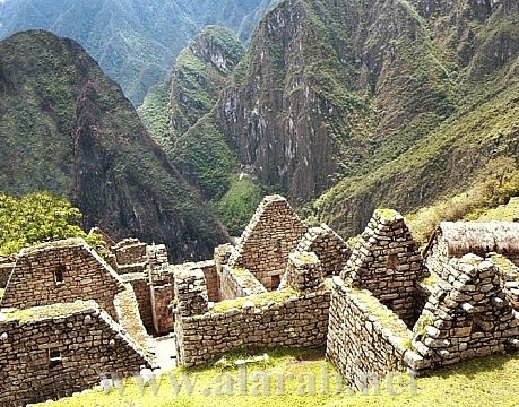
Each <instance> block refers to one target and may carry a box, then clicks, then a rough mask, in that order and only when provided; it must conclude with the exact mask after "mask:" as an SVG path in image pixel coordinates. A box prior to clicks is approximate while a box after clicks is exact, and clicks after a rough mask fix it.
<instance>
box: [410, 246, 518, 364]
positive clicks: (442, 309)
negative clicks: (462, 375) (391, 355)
mask: <svg viewBox="0 0 519 407" xmlns="http://www.w3.org/2000/svg"><path fill="white" fill-rule="evenodd" d="M415 335H416V336H415V338H414V340H413V346H414V347H415V348H416V349H417V351H418V352H419V353H420V354H421V355H422V356H424V357H425V358H426V359H427V360H429V361H430V363H431V364H432V365H433V366H434V367H438V366H441V365H447V364H453V363H458V362H460V361H462V360H467V359H471V358H474V357H476V356H486V355H490V354H493V353H503V352H504V351H505V350H507V348H508V349H510V348H512V347H513V348H519V344H518V343H517V342H518V339H519V316H518V314H517V312H516V311H514V310H513V308H512V305H511V303H510V301H509V299H508V298H507V296H506V295H505V293H504V292H503V287H502V285H501V279H500V277H499V275H498V270H497V268H496V267H495V265H494V264H493V263H492V262H491V261H488V260H484V259H482V258H480V257H477V256H476V255H474V254H468V255H466V256H464V257H463V258H462V259H452V260H451V261H450V262H449V266H448V267H445V268H444V269H443V271H442V275H441V281H440V282H439V283H438V284H437V286H436V289H435V290H434V291H433V293H432V295H431V297H430V298H429V301H428V302H427V304H426V305H425V309H424V311H423V313H422V316H421V317H420V319H419V320H418V322H417V324H416V327H415ZM425 367H428V366H425Z"/></svg>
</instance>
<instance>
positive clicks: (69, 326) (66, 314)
mask: <svg viewBox="0 0 519 407" xmlns="http://www.w3.org/2000/svg"><path fill="white" fill-rule="evenodd" d="M0 309H1V310H0V378H1V380H0V389H1V391H0V404H1V405H2V406H24V405H25V404H28V403H35V402H41V401H44V400H46V399H48V398H51V397H64V396H68V395H71V394H72V393H73V392H75V391H79V390H84V389H87V388H90V387H93V386H95V385H96V384H98V383H99V380H100V375H103V374H105V375H110V374H112V373H117V374H118V375H119V376H120V377H128V376H131V375H133V374H135V373H136V372H137V373H138V372H139V370H140V369H141V368H143V367H151V366H152V365H153V364H154V354H153V349H152V348H151V346H150V342H149V341H148V339H149V338H148V336H147V334H146V331H145V328H144V326H143V325H142V321H141V319H140V315H139V311H138V309H137V300H136V297H135V293H134V292H133V290H132V288H131V285H129V284H126V283H125V282H124V281H123V280H122V279H121V278H120V277H119V275H118V274H117V273H116V272H115V271H114V270H113V269H112V268H111V267H110V266H109V265H108V264H107V263H106V262H105V261H104V260H103V259H102V258H101V257H99V256H98V254H97V253H96V252H95V251H93V250H92V249H91V248H90V247H89V246H88V245H87V244H86V243H85V242H83V241H81V240H77V239H70V240H66V241H61V242H52V243H45V244H41V245H37V246H34V247H32V248H29V249H24V250H22V251H21V252H20V253H19V254H18V256H17V257H16V259H15V262H14V264H13V266H12V268H11V272H10V274H9V278H8V280H7V287H6V289H5V292H4V294H3V296H2V298H1V300H0Z"/></svg>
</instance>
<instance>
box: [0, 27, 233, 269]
mask: <svg viewBox="0 0 519 407" xmlns="http://www.w3.org/2000/svg"><path fill="white" fill-rule="evenodd" d="M0 134H1V136H2V137H1V138H0V155H1V156H2V157H5V158H6V159H4V160H2V161H1V162H0V189H1V190H3V191H7V192H10V193H13V194H17V195H20V194H24V193H27V192H31V191H38V190H47V191H50V192H52V193H54V194H56V195H58V196H67V197H69V198H70V199H71V200H72V202H73V204H74V205H75V206H77V207H78V208H79V209H80V210H81V212H82V213H83V215H84V218H83V225H84V226H85V227H86V228H89V227H92V226H94V225H98V226H100V227H101V228H102V229H103V230H105V231H106V232H108V233H109V234H111V235H112V236H113V237H114V238H116V239H117V238H124V237H128V236H130V235H133V236H136V237H139V238H142V239H144V240H146V241H157V242H164V243H167V244H168V246H169V247H170V249H171V254H172V258H173V259H174V260H180V259H186V258H192V256H195V257H197V258H200V257H206V256H208V255H210V253H211V252H212V250H213V247H214V245H215V244H217V243H220V242H222V241H225V240H226V238H227V236H226V233H225V231H224V230H223V228H222V226H221V225H220V224H219V222H218V221H217V219H216V218H215V217H214V216H213V215H212V213H211V212H210V211H209V210H208V209H207V208H206V207H205V205H204V204H203V203H202V202H201V199H200V198H199V196H198V194H197V193H196V192H194V191H192V190H191V188H190V187H189V185H188V184H187V183H186V182H185V181H184V179H183V178H182V176H181V175H180V174H179V173H178V171H177V169H176V168H175V167H174V166H173V165H172V164H171V163H170V161H169V160H168V159H167V158H166V156H165V155H164V153H163V151H162V150H161V149H160V148H159V146H158V145H157V144H156V143H155V142H154V141H153V140H152V139H151V137H149V135H148V134H147V132H146V130H145V129H144V127H143V125H142V124H141V122H140V120H139V117H138V115H137V113H136V111H135V110H134V108H133V107H132V105H131V104H130V102H129V101H128V100H127V99H126V98H125V97H124V96H123V93H122V91H121V88H120V87H119V86H118V85H117V84H115V82H113V81H112V80H110V79H109V78H107V77H106V76H105V74H104V73H103V71H102V70H101V69H100V68H99V66H98V65H97V63H96V62H95V61H94V60H93V59H92V58H91V57H90V56H88V54H87V53H86V52H85V51H84V50H83V49H82V48H81V47H80V46H79V45H78V44H76V43H75V42H73V41H71V40H68V39H63V38H59V37H56V36H54V35H52V34H50V33H47V32H43V31H29V32H24V33H20V34H16V35H14V36H12V37H10V38H8V39H7V40H5V41H3V42H1V43H0Z"/></svg>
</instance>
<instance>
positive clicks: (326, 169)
mask: <svg viewBox="0 0 519 407" xmlns="http://www.w3.org/2000/svg"><path fill="white" fill-rule="evenodd" d="M518 51H519V4H518V1H517V0H503V1H500V2H494V3H491V2H487V1H482V2H481V1H479V2H475V1H467V0H456V1H443V0H435V1H418V0H416V1H404V0H375V1H372V2H366V1H361V0H348V1H346V0H339V1H337V0H294V1H284V2H282V3H281V4H279V6H277V7H276V8H275V9H274V10H272V11H271V12H269V13H268V14H267V16H266V17H265V18H264V19H263V20H262V21H261V22H260V24H259V26H258V27H257V29H256V30H255V32H254V35H253V37H252V39H251V43H250V46H249V49H248V51H247V52H246V54H245V57H244V58H243V60H242V62H240V63H239V64H238V65H237V67H236V69H235V70H234V73H233V75H232V76H231V78H230V79H229V81H228V84H227V86H226V87H225V89H224V90H223V92H222V94H221V95H220V98H219V100H218V102H217V103H216V105H215V106H214V109H213V110H212V111H211V112H209V113H208V114H207V115H206V116H204V117H203V118H202V119H201V120H199V121H198V122H197V123H196V124H195V125H194V126H192V127H191V128H190V129H189V130H188V131H186V132H184V134H183V135H182V137H181V139H180V140H181V142H180V143H181V144H180V145H183V146H185V147H184V148H182V149H180V150H179V151H180V152H181V153H180V154H178V155H176V158H175V159H176V161H177V165H178V166H179V168H181V170H182V172H183V173H185V174H186V176H187V177H188V179H189V180H190V182H191V183H192V184H193V185H194V186H196V187H197V188H199V189H200V190H201V191H202V193H203V194H204V196H205V197H206V199H214V197H218V196H221V195H222V194H224V193H225V192H226V191H227V190H228V188H230V187H232V182H230V181H229V176H228V174H230V173H232V172H235V173H239V172H241V171H243V172H246V173H249V174H250V175H251V176H252V177H253V178H257V179H258V183H259V184H261V185H264V186H268V187H270V188H274V189H276V190H278V191H280V192H282V193H285V194H287V195H288V196H289V197H290V198H291V199H292V201H294V202H299V203H300V204H301V205H306V206H305V208H306V210H305V211H304V213H305V214H306V215H308V216H310V217H311V218H312V219H314V220H320V221H327V222H329V223H331V224H332V225H333V226H334V227H335V228H338V229H339V230H341V231H342V232H343V233H344V234H348V235H349V234H352V233H357V232H359V231H360V230H361V228H362V226H363V225H364V224H365V222H366V221H367V219H368V217H369V216H370V214H371V212H372V210H373V208H374V207H376V206H381V205H390V206H394V207H396V208H398V209H399V210H401V211H403V212H409V211H414V210H416V209H418V208H421V207H423V206H426V205H433V204H435V202H437V201H438V200H440V199H446V198H448V197H450V196H452V195H455V194H458V193H460V192H463V191H464V190H465V189H467V188H470V187H472V186H473V185H474V184H475V183H478V182H484V181H486V180H487V179H488V177H492V176H493V174H494V173H496V172H497V173H500V174H504V176H505V177H507V176H508V175H507V174H509V173H511V172H514V171H515V168H516V165H517V163H516V157H517V150H516V144H517V143H516V140H517V128H518V122H519V118H518V107H517V105H518V103H517V102H518V100H519V99H518V98H519V94H518V88H517V86H518V73H519V71H518V70H519V62H518ZM207 146H214V148H206V147H207ZM314 200H315V201H314ZM312 202H313V203H312ZM310 203H311V204H310Z"/></svg>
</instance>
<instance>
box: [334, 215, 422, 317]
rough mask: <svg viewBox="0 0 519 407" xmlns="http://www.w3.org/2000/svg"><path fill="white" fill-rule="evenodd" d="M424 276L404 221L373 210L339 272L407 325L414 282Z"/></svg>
mask: <svg viewBox="0 0 519 407" xmlns="http://www.w3.org/2000/svg"><path fill="white" fill-rule="evenodd" d="M424 275H425V269H424V267H423V261H422V256H421V254H420V253H419V251H418V247H417V244H416V242H415V241H414V239H413V237H412V236H411V233H410V232H409V230H408V228H407V226H406V224H405V222H404V218H403V217H402V216H401V215H400V214H399V213H398V212H396V211H393V210H387V209H386V210H382V209H380V210H376V211H375V213H374V214H373V217H372V218H371V220H370V222H369V225H368V226H367V227H366V230H365V231H364V233H363V239H362V241H361V242H358V243H357V244H356V246H355V248H354V250H353V253H352V256H351V258H350V259H349V260H348V262H347V266H346V268H345V269H344V270H343V272H342V273H341V276H342V277H343V278H344V279H348V281H350V282H351V285H352V286H355V287H360V288H366V289H368V290H370V291H371V292H372V293H373V295H374V296H375V297H376V298H378V299H379V300H380V302H381V303H382V304H384V305H387V306H388V308H390V309H391V310H393V311H394V312H395V313H396V314H397V315H399V316H400V318H402V319H403V320H404V321H406V323H408V324H409V325H410V326H412V324H413V323H414V321H415V317H416V296H417V287H416V285H417V281H418V280H419V279H420V278H422V277H423V276H424Z"/></svg>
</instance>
